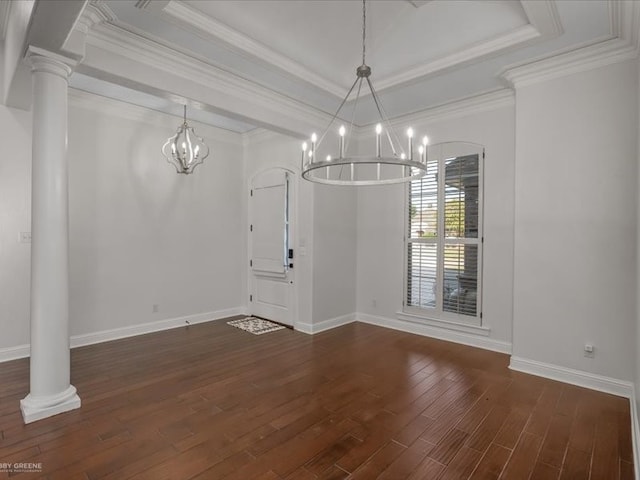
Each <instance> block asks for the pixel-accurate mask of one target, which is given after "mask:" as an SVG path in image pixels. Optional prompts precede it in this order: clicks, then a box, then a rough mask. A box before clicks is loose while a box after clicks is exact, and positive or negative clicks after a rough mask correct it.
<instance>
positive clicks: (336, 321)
mask: <svg viewBox="0 0 640 480" xmlns="http://www.w3.org/2000/svg"><path fill="white" fill-rule="evenodd" d="M355 321H356V315H355V314H354V313H349V314H347V315H342V316H340V317H335V318H330V319H328V320H322V321H321V322H317V323H302V322H296V324H295V326H294V328H295V329H296V330H297V331H299V332H302V333H308V334H314V333H320V332H324V331H325V330H331V329H332V328H336V327H341V326H342V325H347V324H348V323H353V322H355Z"/></svg>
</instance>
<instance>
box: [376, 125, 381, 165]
mask: <svg viewBox="0 0 640 480" xmlns="http://www.w3.org/2000/svg"><path fill="white" fill-rule="evenodd" d="M381 133H382V125H380V124H377V125H376V157H378V158H380V150H381V138H380V134H381Z"/></svg>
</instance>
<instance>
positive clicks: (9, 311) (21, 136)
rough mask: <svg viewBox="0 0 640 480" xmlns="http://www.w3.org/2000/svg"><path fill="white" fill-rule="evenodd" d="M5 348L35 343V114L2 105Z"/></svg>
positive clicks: (0, 302)
mask: <svg viewBox="0 0 640 480" xmlns="http://www.w3.org/2000/svg"><path fill="white" fill-rule="evenodd" d="M0 131H2V137H3V139H4V142H3V144H4V147H3V150H4V152H3V154H2V155H0V292H2V293H0V350H1V349H3V348H8V347H15V346H16V345H23V344H25V343H27V342H28V341H29V311H30V307H29V279H30V256H31V248H30V246H31V245H30V244H28V243H20V241H19V239H20V232H29V231H31V114H30V113H29V112H25V111H23V110H16V109H13V108H8V107H4V106H0Z"/></svg>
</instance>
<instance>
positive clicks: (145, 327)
mask: <svg viewBox="0 0 640 480" xmlns="http://www.w3.org/2000/svg"><path fill="white" fill-rule="evenodd" d="M245 314H246V309H245V308H243V307H236V308H228V309H226V310H218V311H215V312H206V313H198V314H195V315H186V316H184V317H177V318H168V319H166V320H159V321H157V322H149V323H141V324H139V325H132V326H130V327H121V328H114V329H112V330H103V331H101V332H95V333H86V334H83V335H73V336H72V337H71V348H75V347H83V346H85V345H93V344H95V343H102V342H109V341H111V340H118V339H120V338H127V337H134V336H136V335H144V334H145V333H153V332H160V331H162V330H170V329H172V328H178V327H184V326H185V325H195V324H196V323H204V322H211V321H213V320H220V319H222V318H227V317H233V316H234V315H245Z"/></svg>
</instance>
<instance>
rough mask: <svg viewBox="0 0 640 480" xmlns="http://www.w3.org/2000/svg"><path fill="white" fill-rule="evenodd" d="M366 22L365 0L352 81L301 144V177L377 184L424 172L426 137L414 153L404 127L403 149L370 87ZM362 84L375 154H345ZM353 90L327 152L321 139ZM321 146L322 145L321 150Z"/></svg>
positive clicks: (410, 131)
mask: <svg viewBox="0 0 640 480" xmlns="http://www.w3.org/2000/svg"><path fill="white" fill-rule="evenodd" d="M366 21H367V10H366V0H362V65H360V66H359V67H357V68H356V79H355V81H354V82H353V84H352V85H351V88H350V89H349V91H348V92H347V95H346V96H345V97H344V99H343V100H342V103H341V104H340V106H339V107H338V110H337V111H336V112H335V114H334V115H333V117H332V118H331V121H330V122H329V125H327V128H326V129H325V130H324V132H323V133H322V135H320V137H319V138H318V136H317V135H316V134H315V133H314V134H312V135H311V139H310V141H309V143H307V142H304V143H303V144H302V177H303V178H305V179H306V180H309V181H312V182H317V183H324V184H329V185H381V184H391V183H402V182H407V181H410V180H414V179H417V178H420V177H422V176H424V175H425V173H426V172H427V144H428V142H429V139H428V138H427V137H423V139H422V141H421V142H420V145H419V146H418V150H417V154H416V153H414V140H413V136H414V132H413V129H412V128H408V129H407V131H406V134H407V144H406V145H407V149H406V151H405V150H404V149H403V148H402V146H401V142H400V140H399V138H398V135H397V134H396V133H395V131H394V130H393V128H392V126H391V123H390V122H389V118H388V116H387V114H386V113H385V110H384V108H383V107H382V103H381V102H380V98H379V97H378V94H377V92H376V90H375V88H374V87H373V84H372V82H371V79H370V77H371V67H369V66H368V65H367V64H366V62H365V55H366V49H365V46H366ZM363 84H365V85H366V86H367V87H368V88H369V91H370V93H371V98H372V99H373V102H374V104H375V107H376V111H377V113H378V116H379V122H378V123H377V125H376V126H375V133H376V137H375V154H369V155H351V154H350V153H349V146H350V144H351V146H352V147H353V148H352V150H353V149H355V145H353V143H355V142H350V140H351V139H352V137H353V135H352V133H353V127H354V123H353V122H354V119H355V113H356V110H357V107H358V100H359V99H360V93H361V91H362V85H363ZM356 87H357V89H356ZM354 90H355V91H356V95H355V102H354V104H353V112H352V116H351V122H350V125H349V127H348V128H347V127H345V126H344V125H340V127H339V128H338V129H337V132H338V138H337V140H338V141H337V146H338V148H337V150H336V151H333V152H331V151H330V150H328V149H327V148H326V145H323V141H324V140H325V138H326V137H327V134H328V133H329V131H331V129H332V128H334V129H335V126H337V125H335V124H336V123H338V122H337V121H336V120H338V119H339V115H340V112H341V111H342V109H343V107H344V106H345V104H346V103H347V101H348V100H349V97H350V96H351V94H352V93H353V91H354ZM383 138H384V141H383ZM321 145H322V146H324V147H325V148H324V149H323V147H322V146H321ZM372 150H373V149H372ZM332 153H333V154H332Z"/></svg>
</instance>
